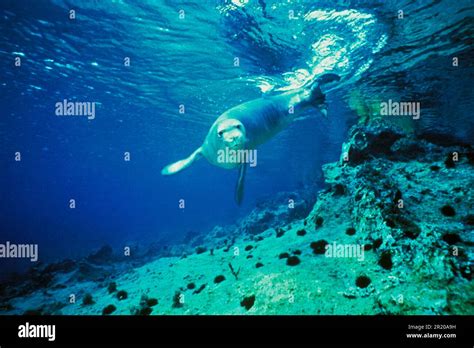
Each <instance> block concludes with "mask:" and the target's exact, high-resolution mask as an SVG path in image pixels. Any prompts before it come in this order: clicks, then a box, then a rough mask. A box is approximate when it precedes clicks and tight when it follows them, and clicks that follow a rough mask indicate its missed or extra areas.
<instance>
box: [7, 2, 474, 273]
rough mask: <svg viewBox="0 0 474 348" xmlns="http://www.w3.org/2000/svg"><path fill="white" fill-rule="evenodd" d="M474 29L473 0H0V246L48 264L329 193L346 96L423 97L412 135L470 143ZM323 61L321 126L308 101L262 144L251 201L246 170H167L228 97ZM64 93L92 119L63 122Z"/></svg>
mask: <svg viewBox="0 0 474 348" xmlns="http://www.w3.org/2000/svg"><path fill="white" fill-rule="evenodd" d="M71 9H73V10H74V11H75V15H76V18H75V19H70V18H69V11H70V10H71ZM400 9H402V10H403V11H404V18H403V19H399V18H397V11H399V10H400ZM180 10H184V18H180V12H179V11H180ZM181 14H183V13H181ZM290 16H291V17H292V18H291V19H289V17H290ZM473 23H474V21H473V5H472V1H468V0H464V1H434V2H416V1H268V0H259V1H252V0H250V1H235V3H233V2H231V1H227V2H225V1H217V2H214V1H209V2H207V1H203V2H190V1H150V0H147V1H125V0H117V1H74V2H70V1H60V0H54V1H26V0H19V1H18V0H17V1H7V0H1V1H0V61H1V63H2V69H1V71H0V96H1V97H0V98H1V99H0V103H1V110H2V111H1V119H0V122H1V123H0V137H1V139H2V142H1V146H0V161H1V172H0V173H1V185H0V190H1V191H0V194H1V201H0V226H1V227H0V228H1V232H0V233H1V240H2V241H5V240H10V241H14V242H17V243H22V242H29V243H39V247H40V257H41V260H43V261H51V260H56V259H61V258H63V257H76V256H79V255H83V254H85V253H88V252H90V251H91V250H92V249H94V248H98V247H100V246H101V245H103V244H110V245H113V246H115V247H123V246H124V245H128V244H131V243H141V244H147V243H149V242H160V243H169V242H173V241H179V240H180V239H181V238H182V237H183V236H184V235H186V234H187V233H198V232H205V231H207V230H210V229H211V228H212V227H214V226H215V225H224V224H231V223H234V222H235V221H236V220H237V219H238V218H240V217H242V216H245V215H246V214H248V212H249V211H250V210H251V209H252V208H254V207H255V204H256V202H257V201H259V200H262V199H265V198H268V197H272V196H273V195H275V194H276V193H278V192H281V191H292V190H296V189H301V188H302V187H313V186H316V187H322V185H323V180H322V176H321V166H322V165H323V164H324V163H328V162H332V161H335V160H337V159H338V158H339V156H340V151H341V150H340V149H341V144H342V142H343V141H344V140H345V139H346V136H347V131H348V129H349V128H350V126H351V125H353V124H355V123H357V122H358V120H359V117H360V116H361V112H360V110H359V111H358V110H357V108H356V107H354V105H355V104H356V105H359V104H369V105H370V104H371V103H372V102H373V101H374V100H375V101H379V100H388V99H390V98H392V99H399V100H416V101H420V102H421V104H422V107H423V116H422V118H421V119H420V120H419V122H416V123H415V122H414V123H413V125H411V128H412V131H414V132H436V133H447V134H451V135H454V136H456V137H458V138H460V139H462V140H463V141H467V142H472V139H474V121H473V118H472V113H471V110H472V107H473V103H472V101H471V100H472V99H473V92H472V80H473V75H474V74H473V71H474V69H473V59H472V58H473V57H474V52H473V45H472V38H473V37H474V35H473V34H474V29H473ZM454 56H456V57H458V58H459V67H453V66H452V58H453V57H454ZM17 57H20V59H21V67H16V66H15V58H17ZM126 57H129V58H130V66H125V65H124V59H125V58H126ZM235 58H238V59H239V66H235V64H234V63H235ZM328 71H331V72H335V73H337V74H339V75H341V77H342V80H341V83H340V84H339V86H337V87H336V88H334V90H332V91H329V93H328V104H329V117H328V119H324V118H322V117H320V115H319V114H318V113H317V112H316V111H314V110H310V111H308V115H313V116H314V117H311V118H309V119H307V120H304V121H301V122H296V123H294V124H293V125H292V126H291V127H290V128H288V129H287V130H285V131H284V132H282V133H281V134H279V135H278V136H277V137H275V138H274V139H272V140H271V141H270V142H269V143H267V144H265V145H263V146H262V147H261V148H260V149H259V152H258V166H257V167H256V168H251V169H249V170H248V172H247V178H246V194H245V200H244V204H243V205H242V206H241V207H238V206H237V205H236V204H235V203H234V199H233V197H234V186H235V181H236V178H237V173H236V171H226V170H223V169H220V168H216V167H212V166H211V165H209V164H208V163H207V162H206V161H205V160H201V161H200V162H198V163H195V164H194V165H193V166H192V167H190V168H189V169H187V170H186V171H185V172H183V173H180V174H179V175H176V176H172V177H163V176H161V175H160V170H161V168H162V167H163V166H164V165H166V164H168V163H170V162H173V161H176V160H178V159H181V158H184V157H185V156H187V155H189V154H190V153H191V152H192V151H194V149H195V148H196V147H198V146H199V145H200V144H201V142H202V140H203V139H204V137H205V135H206V133H207V131H208V128H209V126H210V125H211V124H212V122H213V121H214V120H215V118H217V117H218V116H219V115H220V114H221V113H222V112H224V111H225V110H227V109H228V108H230V107H232V106H235V105H237V104H239V103H241V102H244V101H247V100H250V99H253V98H258V97H260V96H262V95H263V94H273V93H278V92H281V91H284V90H288V89H292V88H296V87H299V86H301V85H303V84H304V83H305V82H307V81H309V80H311V79H312V78H314V77H316V76H319V75H320V74H322V73H324V72H328ZM64 99H68V100H70V101H85V102H95V103H97V108H96V117H95V119H92V120H88V119H87V118H85V117H57V116H56V115H55V104H56V103H57V102H61V101H63V100H64ZM354 100H355V101H354ZM180 105H184V106H185V113H184V114H180V113H179V107H180ZM17 151H18V152H20V153H21V162H16V161H14V157H15V152H17ZM127 151H128V152H130V154H131V161H129V162H126V161H124V152H127ZM70 199H75V200H76V208H75V209H69V200H70ZM180 199H185V204H186V207H185V209H179V207H178V201H179V200H180ZM9 267H10V266H9Z"/></svg>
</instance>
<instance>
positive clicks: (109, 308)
mask: <svg viewBox="0 0 474 348" xmlns="http://www.w3.org/2000/svg"><path fill="white" fill-rule="evenodd" d="M116 309H117V307H115V306H114V305H112V304H110V305H108V306H107V307H105V308H104V309H103V310H102V315H109V314H112V313H113V312H115V310H116Z"/></svg>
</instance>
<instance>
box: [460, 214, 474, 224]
mask: <svg viewBox="0 0 474 348" xmlns="http://www.w3.org/2000/svg"><path fill="white" fill-rule="evenodd" d="M462 222H463V223H464V224H466V225H469V226H474V214H468V215H466V216H465V217H464V218H463V219H462Z"/></svg>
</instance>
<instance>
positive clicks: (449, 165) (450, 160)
mask: <svg viewBox="0 0 474 348" xmlns="http://www.w3.org/2000/svg"><path fill="white" fill-rule="evenodd" d="M444 166H445V167H446V168H448V169H452V168H455V167H456V163H454V160H453V156H452V154H449V155H448V157H446V160H445V161H444Z"/></svg>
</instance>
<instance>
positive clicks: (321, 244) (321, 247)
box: [310, 239, 328, 255]
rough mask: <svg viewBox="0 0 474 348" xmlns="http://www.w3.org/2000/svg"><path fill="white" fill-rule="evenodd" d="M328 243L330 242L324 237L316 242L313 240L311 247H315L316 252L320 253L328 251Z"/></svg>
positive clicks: (314, 251)
mask: <svg viewBox="0 0 474 348" xmlns="http://www.w3.org/2000/svg"><path fill="white" fill-rule="evenodd" d="M326 245H328V242H327V241H325V240H324V239H321V240H318V241H316V242H312V243H311V244H310V247H311V249H313V253H314V254H317V255H320V254H324V253H325V252H326Z"/></svg>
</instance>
